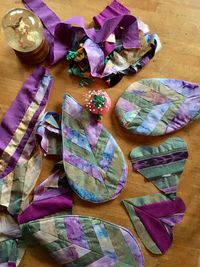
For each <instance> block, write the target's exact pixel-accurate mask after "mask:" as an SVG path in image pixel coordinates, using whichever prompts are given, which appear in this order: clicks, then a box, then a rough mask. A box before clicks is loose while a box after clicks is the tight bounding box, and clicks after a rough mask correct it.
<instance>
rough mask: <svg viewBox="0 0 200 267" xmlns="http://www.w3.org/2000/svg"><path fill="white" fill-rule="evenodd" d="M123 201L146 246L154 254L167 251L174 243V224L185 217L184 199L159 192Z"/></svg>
mask: <svg viewBox="0 0 200 267" xmlns="http://www.w3.org/2000/svg"><path fill="white" fill-rule="evenodd" d="M123 203H124V205H125V208H126V209H127V211H128V214H129V216H130V219H131V222H132V224H133V225H134V227H135V229H136V231H137V233H138V235H139V237H140V238H141V240H142V242H143V243H144V245H145V247H146V248H147V249H148V250H150V251H151V252H152V253H154V254H163V253H165V252H166V251H167V250H168V249H169V248H170V246H171V244H172V241H173V232H172V230H173V228H174V226H175V225H176V224H177V223H179V222H180V221H181V220H182V219H183V216H184V212H185V204H184V202H183V200H182V199H181V198H178V197H177V198H175V199H173V200H170V199H168V198H167V197H166V196H165V195H163V194H160V193H157V194H153V195H147V196H143V197H136V198H129V199H125V200H123Z"/></svg>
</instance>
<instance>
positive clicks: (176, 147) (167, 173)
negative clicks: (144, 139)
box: [130, 137, 188, 197]
mask: <svg viewBox="0 0 200 267" xmlns="http://www.w3.org/2000/svg"><path fill="white" fill-rule="evenodd" d="M130 158H131V161H132V164H133V169H135V170H136V171H138V172H139V173H141V174H142V175H143V176H144V177H145V178H146V179H147V180H148V181H149V182H152V183H153V184H154V185H155V186H156V187H157V188H158V189H159V190H160V191H161V192H163V193H164V194H166V195H168V196H169V197H173V196H175V195H176V190H177V185H178V184H179V181H180V176H181V174H182V172H183V170H184V166H185V163H186V159H187V158H188V151H187V145H186V143H185V141H184V140H183V139H181V138H179V137H173V138H169V139H167V141H165V142H164V143H163V144H161V145H160V146H158V147H156V146H140V147H137V148H135V149H133V150H132V151H131V153H130Z"/></svg>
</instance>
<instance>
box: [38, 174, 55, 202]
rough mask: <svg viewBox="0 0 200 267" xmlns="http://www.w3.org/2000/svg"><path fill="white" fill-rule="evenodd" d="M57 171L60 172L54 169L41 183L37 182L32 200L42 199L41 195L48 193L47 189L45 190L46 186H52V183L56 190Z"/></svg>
mask: <svg viewBox="0 0 200 267" xmlns="http://www.w3.org/2000/svg"><path fill="white" fill-rule="evenodd" d="M59 173H60V170H57V171H55V172H54V173H52V174H51V175H50V176H49V177H47V179H45V180H44V181H43V182H42V183H41V184H39V185H38V186H37V187H36V188H35V191H34V198H33V201H38V200H41V199H44V197H43V195H44V194H46V193H48V191H49V190H47V188H49V187H50V188H52V187H53V186H52V184H55V188H53V189H55V190H57V191H58V189H57V188H56V185H57V184H58V180H59Z"/></svg>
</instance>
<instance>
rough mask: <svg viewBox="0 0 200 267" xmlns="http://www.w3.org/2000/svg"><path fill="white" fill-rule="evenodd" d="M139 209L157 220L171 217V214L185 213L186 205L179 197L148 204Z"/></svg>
mask: <svg viewBox="0 0 200 267" xmlns="http://www.w3.org/2000/svg"><path fill="white" fill-rule="evenodd" d="M138 208H139V209H140V210H142V211H144V212H147V213H148V214H151V215H152V216H154V217H156V218H160V217H165V216H169V215H170V214H171V215H173V214H174V213H182V212H185V204H184V202H183V200H182V199H181V198H178V197H177V198H176V199H174V200H166V201H163V202H156V203H151V204H146V205H143V206H140V207H138Z"/></svg>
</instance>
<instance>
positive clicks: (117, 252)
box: [21, 215, 144, 267]
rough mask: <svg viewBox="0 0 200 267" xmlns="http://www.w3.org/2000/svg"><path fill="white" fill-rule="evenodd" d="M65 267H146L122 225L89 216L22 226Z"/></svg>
mask: <svg viewBox="0 0 200 267" xmlns="http://www.w3.org/2000/svg"><path fill="white" fill-rule="evenodd" d="M21 228H22V233H23V235H24V236H26V237H27V238H30V237H32V238H34V240H36V241H37V242H39V243H40V244H41V245H42V246H44V247H45V248H46V249H47V250H48V251H49V253H50V255H51V256H52V257H54V258H55V259H56V260H57V261H58V262H59V263H60V264H61V265H62V266H65V267H67V266H69V267H72V266H73V267H80V266H84V267H86V266H87V267H102V266H103V267H110V266H124V267H125V266H126V267H143V266H144V260H143V256H142V252H141V249H140V247H139V244H138V243H137V241H136V239H135V238H134V236H133V235H132V234H131V233H130V232H129V231H128V230H127V229H126V228H123V227H121V226H118V225H115V224H111V223H109V222H106V221H103V220H101V219H97V218H93V217H86V216H76V215H75V216H69V215H67V216H64V215H63V216H54V217H49V218H45V219H41V220H37V221H32V222H29V223H26V224H23V225H21Z"/></svg>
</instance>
